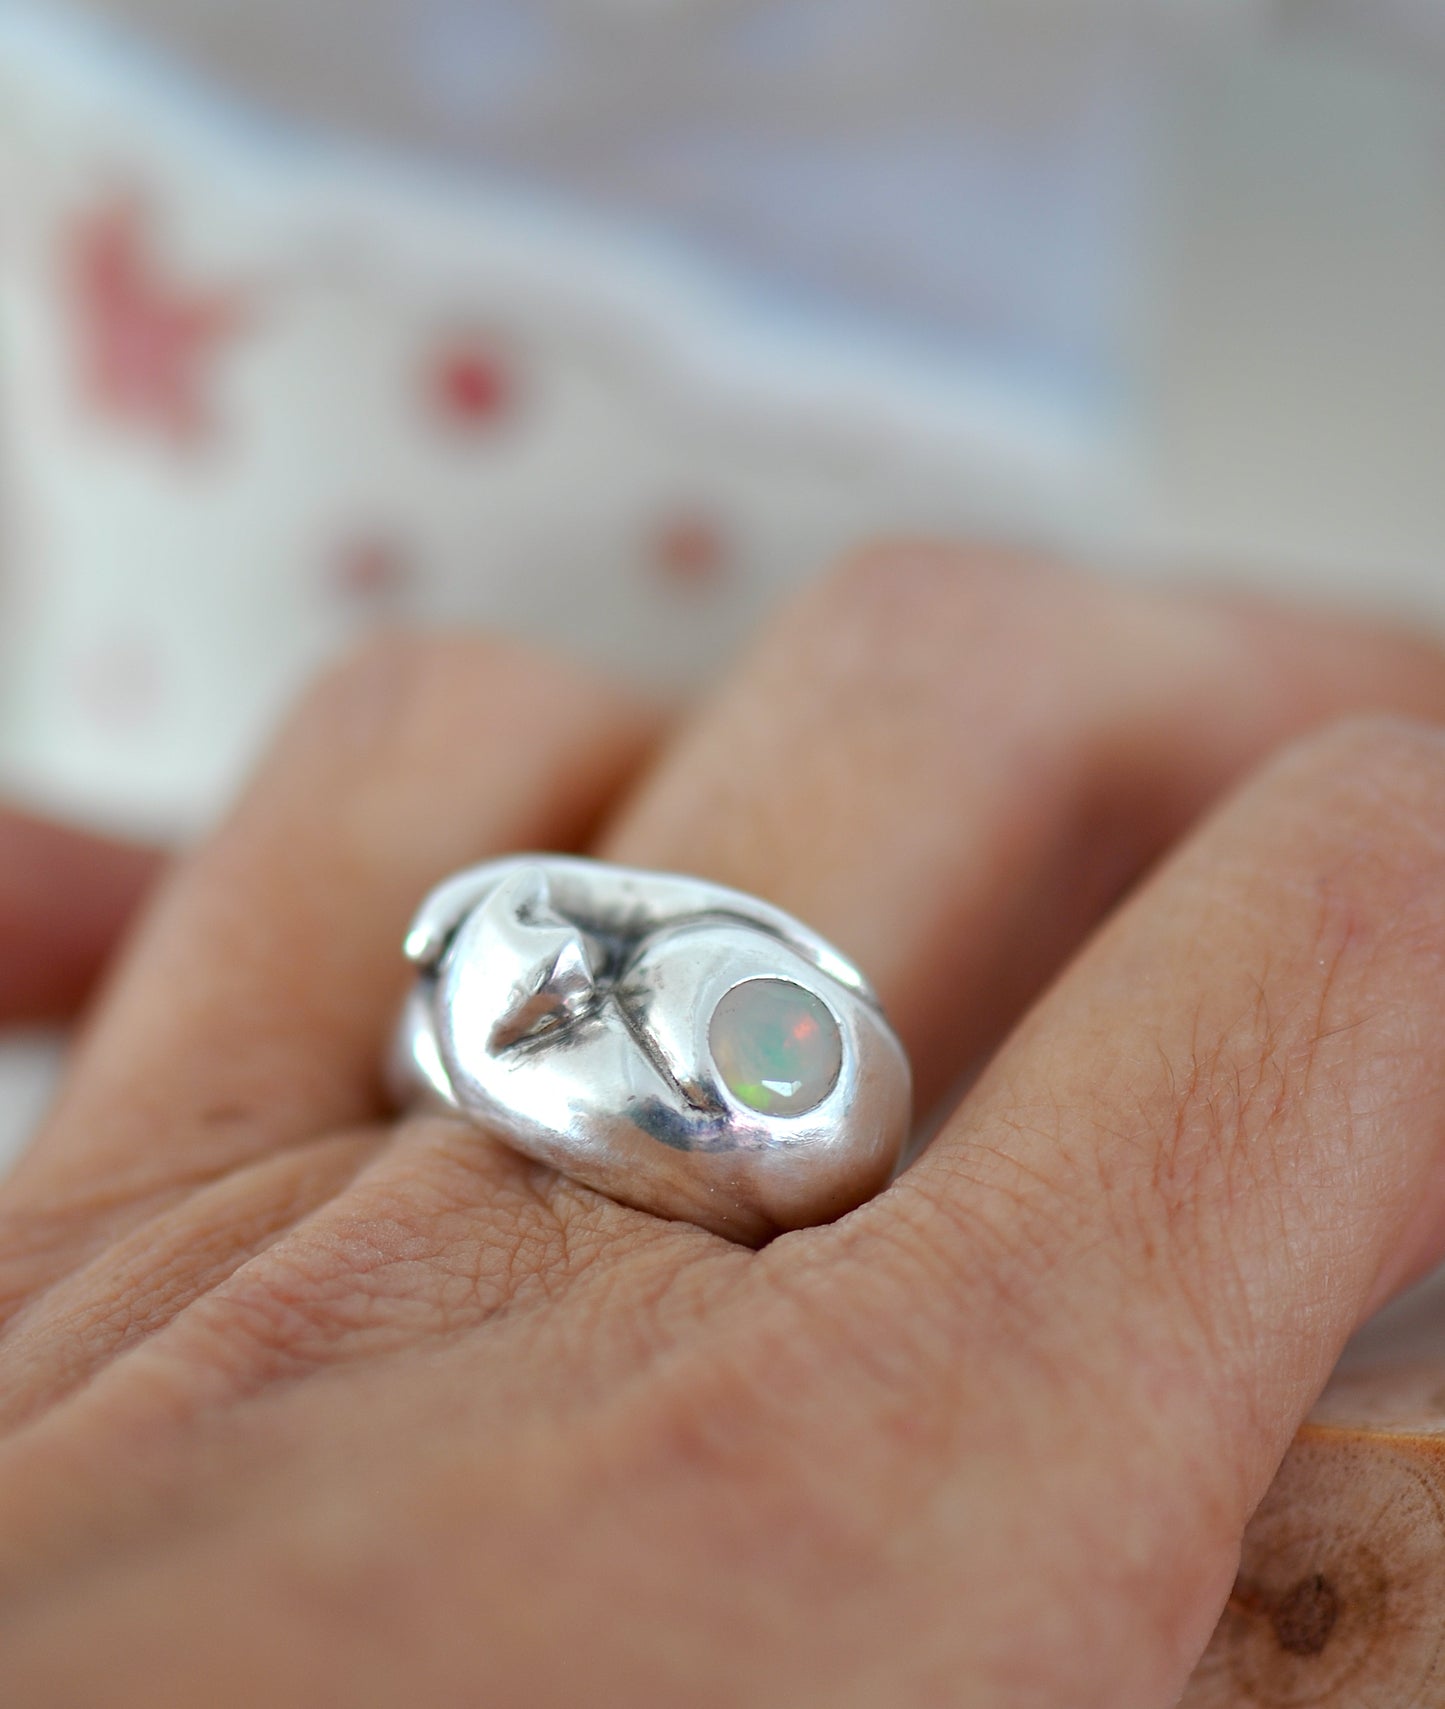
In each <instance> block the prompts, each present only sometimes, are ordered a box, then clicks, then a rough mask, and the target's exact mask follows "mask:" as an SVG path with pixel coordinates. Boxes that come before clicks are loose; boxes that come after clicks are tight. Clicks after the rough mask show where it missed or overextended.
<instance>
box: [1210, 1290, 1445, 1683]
mask: <svg viewBox="0 0 1445 1709" xmlns="http://www.w3.org/2000/svg"><path fill="white" fill-rule="evenodd" d="M1256 1705H1258V1706H1259V1709H1445V1277H1438V1278H1436V1279H1435V1280H1433V1281H1432V1282H1430V1283H1428V1284H1427V1285H1426V1286H1425V1287H1424V1288H1422V1289H1420V1290H1417V1292H1416V1293H1415V1294H1413V1295H1412V1296H1411V1297H1410V1298H1409V1299H1407V1300H1405V1301H1402V1302H1400V1304H1399V1305H1397V1306H1396V1307H1394V1308H1393V1309H1392V1310H1391V1311H1390V1312H1389V1313H1387V1314H1385V1315H1384V1316H1383V1317H1382V1318H1380V1319H1379V1320H1378V1321H1377V1322H1376V1323H1375V1324H1373V1325H1371V1326H1370V1327H1369V1328H1368V1329H1367V1330H1365V1331H1364V1332H1363V1333H1362V1334H1361V1335H1360V1336H1359V1337H1357V1339H1356V1340H1355V1342H1354V1343H1353V1344H1352V1345H1351V1347H1350V1349H1349V1351H1348V1352H1347V1354H1346V1356H1345V1359H1344V1360H1343V1361H1342V1363H1341V1365H1340V1368H1339V1370H1338V1371H1337V1372H1336V1374H1335V1377H1334V1379H1333V1380H1332V1382H1331V1383H1330V1385H1329V1387H1328V1389H1327V1390H1326V1391H1325V1393H1324V1395H1323V1396H1322V1397H1321V1400H1320V1403H1319V1405H1318V1406H1317V1407H1316V1408H1315V1410H1314V1412H1313V1413H1312V1414H1311V1415H1310V1418H1309V1420H1308V1422H1307V1423H1306V1424H1305V1426H1304V1428H1303V1429H1302V1430H1301V1431H1300V1433H1299V1435H1298V1437H1297V1438H1296V1439H1295V1443H1294V1445H1293V1447H1292V1448H1291V1450H1290V1452H1289V1454H1288V1456H1287V1457H1286V1459H1285V1462H1284V1464H1283V1466H1282V1467H1281V1468H1280V1472H1279V1476H1278V1477H1277V1478H1276V1480H1275V1482H1274V1485H1273V1487H1272V1488H1271V1490H1270V1492H1269V1494H1268V1496H1267V1497H1266V1498H1265V1500H1264V1502H1263V1504H1262V1505H1261V1507H1260V1509H1259V1512H1258V1513H1257V1514H1256V1515H1255V1518H1254V1520H1253V1522H1252V1524H1251V1525H1250V1528H1249V1531H1248V1533H1247V1534H1246V1537H1245V1543H1244V1551H1243V1556H1242V1559H1241V1562H1240V1571H1239V1578H1238V1580H1237V1582H1236V1584H1235V1589H1234V1595H1233V1596H1232V1597H1231V1599H1230V1603H1229V1606H1228V1608H1227V1609H1226V1610H1225V1613H1224V1617H1223V1618H1222V1620H1221V1621H1220V1623H1219V1626H1218V1629H1217V1630H1216V1632H1215V1634H1214V1638H1213V1641H1212V1642H1211V1644H1210V1646H1209V1649H1208V1651H1207V1652H1206V1654H1205V1657H1204V1660H1203V1661H1202V1662H1201V1663H1200V1666H1199V1668H1198V1670H1197V1671H1196V1673H1195V1676H1194V1678H1193V1680H1192V1681H1191V1683H1190V1686H1189V1689H1188V1691H1187V1692H1186V1693H1185V1696H1184V1699H1183V1706H1182V1709H1255V1706H1256Z"/></svg>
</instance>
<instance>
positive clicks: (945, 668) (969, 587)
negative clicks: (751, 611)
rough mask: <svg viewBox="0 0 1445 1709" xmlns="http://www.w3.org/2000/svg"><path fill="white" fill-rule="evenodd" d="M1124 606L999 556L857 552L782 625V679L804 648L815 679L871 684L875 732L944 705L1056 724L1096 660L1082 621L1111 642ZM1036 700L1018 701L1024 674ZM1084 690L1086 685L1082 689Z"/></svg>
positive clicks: (1034, 565) (1108, 592)
mask: <svg viewBox="0 0 1445 1709" xmlns="http://www.w3.org/2000/svg"><path fill="white" fill-rule="evenodd" d="M1126 597H1127V596H1126V595H1124V594H1123V593H1120V592H1119V591H1117V590H1114V589H1112V588H1109V587H1107V586H1106V585H1105V584H1103V583H1099V582H1095V581H1094V580H1092V579H1090V578H1088V577H1086V576H1083V575H1079V574H1075V573H1074V572H1072V571H1068V570H1065V569H1062V568H1058V567H1055V566H1053V565H1050V564H1047V563H1045V562H1042V561H1036V560H1032V559H1027V558H1024V557H1022V556H1014V555H1010V554H1009V553H1006V552H1004V551H1002V550H993V549H986V548H963V547H958V546H941V545H925V544H908V543H897V544H883V545H877V546H872V547H868V548H866V549H863V550H860V551H859V552H857V553H855V554H854V555H852V556H851V557H849V558H847V559H846V560H845V561H844V562H843V563H842V564H841V565H840V566H839V567H838V568H837V569H835V570H834V571H833V572H831V574H829V575H828V576H826V577H824V579H823V580H822V581H821V582H820V583H819V584H818V585H817V586H816V587H814V588H813V589H812V590H811V591H810V593H809V594H808V595H806V596H805V598H804V600H803V603H802V607H801V609H800V610H799V611H798V613H797V615H796V619H795V621H794V622H793V623H792V624H790V625H788V626H787V629H788V633H787V636H786V639H785V640H784V641H783V643H782V645H783V648H784V651H783V652H782V654H781V655H780V656H779V655H774V658H775V661H777V660H778V658H779V657H781V665H782V668H784V669H786V670H787V672H788V673H789V677H790V679H791V678H793V677H795V676H796V675H797V672H798V654H799V647H800V645H801V647H802V649H803V650H804V651H805V653H806V664H807V668H808V672H809V673H810V675H811V676H812V677H813V679H814V680H817V679H821V680H823V681H824V682H827V681H829V680H837V681H839V682H844V683H847V684H849V685H851V686H852V687H853V688H854V690H855V692H856V688H857V684H858V683H860V682H861V683H866V684H868V685H869V688H870V690H872V691H874V692H875V693H876V694H877V696H878V699H877V700H876V702H875V703H874V705H873V712H874V714H875V715H876V716H877V718H878V719H879V721H880V722H881V721H884V720H886V717H887V715H888V713H889V712H890V711H897V712H904V713H907V714H908V715H909V716H911V717H915V718H916V717H917V716H918V715H920V713H922V712H927V711H936V710H937V709H938V707H939V705H940V703H946V705H947V706H948V707H949V708H950V709H951V710H952V711H954V712H955V713H957V714H958V716H959V717H961V718H966V717H968V716H974V715H976V716H985V715H986V716H989V717H995V716H997V715H998V713H999V711H1000V709H1001V708H1007V709H1008V710H1009V711H1010V713H1011V714H1012V715H1014V716H1016V717H1018V718H1026V719H1028V720H1034V719H1037V720H1038V721H1039V722H1040V724H1042V725H1044V726H1053V725H1057V724H1058V723H1059V722H1060V720H1059V718H1058V716H1057V714H1058V711H1059V710H1060V708H1061V706H1062V704H1063V701H1064V698H1065V697H1066V696H1077V695H1078V693H1079V692H1080V688H1081V685H1080V678H1081V674H1082V673H1084V672H1088V671H1090V669H1091V655H1090V654H1089V652H1088V650H1087V649H1081V648H1080V647H1079V645H1078V633H1079V625H1080V622H1081V621H1087V623H1088V625H1089V627H1090V629H1091V632H1092V631H1093V630H1095V629H1097V631H1098V633H1099V634H1100V636H1101V637H1103V638H1104V639H1106V640H1107V637H1108V635H1109V633H1110V631H1111V625H1110V623H1109V622H1108V621H1106V619H1107V616H1108V614H1109V613H1110V612H1112V611H1113V610H1114V609H1115V608H1116V606H1117V605H1118V604H1119V603H1120V602H1121V601H1122V600H1124V599H1125V598H1126ZM1021 673H1022V674H1023V675H1024V676H1026V677H1027V679H1028V681H1029V683H1030V685H1031V692H1030V694H1029V695H1028V696H1027V697H1023V696H1020V695H1019V694H1018V693H1017V692H1016V687H1017V682H1018V680H1019V677H1020V674H1021ZM1084 687H1085V689H1086V688H1087V685H1086V684H1085V685H1084Z"/></svg>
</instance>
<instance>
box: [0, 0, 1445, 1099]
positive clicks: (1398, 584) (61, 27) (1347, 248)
mask: <svg viewBox="0 0 1445 1709" xmlns="http://www.w3.org/2000/svg"><path fill="white" fill-rule="evenodd" d="M1442 303H1445V5H1442V4H1440V3H1439V0H1132V3H1130V0H309V3H308V4H306V5H304V6H301V5H297V4H296V0H95V3H93V4H90V5H88V6H71V5H68V4H67V5H62V4H52V3H48V0H0V793H3V794H7V795H10V796H12V797H18V798H20V799H21V800H25V801H29V802H31V803H33V804H35V805H37V806H40V807H43V808H45V809H47V810H51V811H56V812H59V813H62V814H64V815H66V816H69V817H73V818H79V819H82V820H84V821H86V822H89V823H93V824H97V825H102V826H105V827H108V828H112V829H118V830H123V831H128V832H135V833H141V834H146V835H164V836H174V835H184V834H187V833H189V832H191V831H194V830H195V829H196V828H198V827H199V826H201V825H203V824H204V823H205V822H206V820H207V819H208V818H209V817H210V816H211V815H213V814H214V812H215V811H216V810H217V808H218V806H219V805H220V804H221V803H222V802H223V801H224V800H225V799H226V797H227V796H228V794H229V792H230V791H231V790H232V788H233V787H234V785H235V782H236V780H237V778H238V776H239V774H240V773H241V771H242V769H243V768H244V766H245V765H246V763H247V762H248V760H249V758H250V756H251V755H252V753H253V752H254V749H255V747H256V744H257V742H258V741H259V740H260V738H261V736H262V734H263V732H264V731H265V730H266V728H267V727H268V725H269V724H270V723H271V722H272V721H273V720H274V718H275V716H276V715H277V712H278V710H279V708H280V706H281V704H282V703H283V702H284V701H285V699H287V698H288V697H289V696H290V695H291V694H292V693H293V692H294V690H295V688H296V686H297V685H298V683H299V682H300V681H301V680H302V679H303V678H304V677H305V676H306V675H307V674H308V673H309V672H311V671H312V670H313V669H314V668H315V667H316V666H317V665H318V664H319V663H320V662H321V661H322V660H323V659H324V658H325V657H326V656H327V655H328V654H329V653H331V652H333V651H334V650H336V649H337V648H338V647H340V646H342V645H344V644H345V643H347V642H348V641H350V640H352V639H354V638H355V637H356V636H357V635H358V634H359V633H360V632H362V631H364V630H365V629H366V628H367V627H368V626H369V625H372V624H374V623H377V622H379V621H386V620H390V619H394V618H397V617H416V618H422V619H426V620H441V621H451V620H467V621H476V622H485V623H489V624H496V625H500V626H503V627H505V628H508V629H511V630H514V631H517V632H520V633H524V634H528V635H532V636H535V637H540V638H544V639H548V640H550V641H552V642H554V643H556V644H561V645H564V646H567V647H569V648H572V649H573V650H575V651H578V652H580V653H584V654H586V655H587V656H589V657H591V658H594V659H596V660H599V661H601V662H602V663H604V664H607V665H610V666H612V667H614V668H616V669H620V670H623V671H626V672H629V673H631V674H633V675H636V676H639V677H641V678H643V679H645V680H646V681H648V682H649V683H651V684H653V685H655V686H657V687H659V688H661V689H663V690H665V691H668V692H683V691H685V690H686V689H687V688H688V687H689V686H690V685H693V684H695V683H697V682H698V681H700V680H704V679H705V677H706V674H707V672H708V671H710V670H711V669H713V668H715V667H716V666H717V665H718V663H719V662H720V661H721V660H722V659H723V658H725V657H726V656H727V654H728V653H729V651H730V650H731V649H732V648H733V647H734V646H735V645H736V644H737V642H738V640H739V639H740V638H741V637H742V636H743V635H744V634H745V633H746V632H747V631H748V630H749V629H750V628H751V627H752V626H753V625H755V624H756V623H757V622H759V621H760V620H764V619H765V614H766V612H767V609H768V607H769V605H770V603H771V602H773V601H774V600H776V599H777V598H778V597H779V595H780V593H781V592H782V591H783V590H784V589H786V588H787V587H788V586H790V585H792V584H794V583H797V582H799V581H801V580H802V579H803V578H805V577H807V576H809V575H811V574H814V573H816V572H817V571H818V570H819V569H820V568H821V567H822V566H824V565H825V564H826V563H827V562H828V561H829V560H831V559H833V558H835V557H836V556H837V555H838V554H839V553H841V552H843V551H845V550H846V549H847V548H848V547H849V546H850V545H852V544H855V543H857V542H860V541H862V540H866V539H868V538H870V537H874V536H877V535H879V534H898V533H908V534H928V535H934V536H945V537H956V538H980V537H986V538H991V539H997V540H1005V541H1011V542H1017V543H1021V544H1023V545H1026V546H1032V547H1042V548H1045V549H1050V550H1056V551H1063V552H1066V553H1069V554H1072V555H1074V556H1077V557H1080V558H1083V559H1087V560H1090V561H1092V562H1095V563H1097V564H1102V565H1107V566H1109V567H1111V568H1113V569H1114V570H1116V571H1117V572H1118V573H1120V574H1128V575H1136V576H1143V575H1148V576H1154V577H1168V576H1190V577H1198V576H1201V575H1208V576H1212V577H1216V578H1221V579H1229V580H1233V581H1237V582H1251V583H1264V584H1268V585H1272V586H1276V587H1281V588H1287V589H1293V590H1297V591H1307V592H1310V593H1312V594H1315V595H1317V596H1322V597H1330V598H1337V599H1341V600H1346V601H1349V602H1351V603H1354V604H1356V605H1363V606H1374V607H1379V608H1386V609H1390V610H1393V611H1396V612H1403V613H1411V614H1415V615H1417V616H1419V617H1420V618H1422V619H1424V620H1427V621H1432V622H1441V623H1445V575H1442V567H1441V561H1442V543H1445V478H1442V469H1441V448H1442V444H1445V437H1442V435H1445V337H1442V333H1441V329H1440V325H1439V319H1440V313H1441V304H1442ZM8 1054H9V1068H8V1070H7V1073H8V1083H10V1084H11V1085H12V1087H15V1086H18V1085H19V1084H20V1082H21V1081H23V1080H25V1079H26V1076H27V1075H28V1076H29V1080H28V1082H27V1084H29V1086H30V1088H31V1091H30V1093H29V1094H28V1095H29V1097H30V1098H31V1100H32V1101H33V1099H34V1098H35V1097H38V1096H39V1095H40V1090H41V1089H42V1088H43V1085H44V1083H45V1078H46V1070H45V1068H44V1066H43V1056H42V1055H40V1054H37V1053H34V1052H19V1051H17V1050H15V1049H11V1050H10V1051H9V1053H8ZM24 1097H25V1094H22V1093H20V1092H13V1094H12V1096H11V1098H10V1108H11V1109H12V1111H14V1110H22V1109H23V1108H24V1107H25V1104H24ZM23 1119H24V1117H23V1115H16V1116H13V1118H12V1121H13V1122H21V1123H23Z"/></svg>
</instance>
